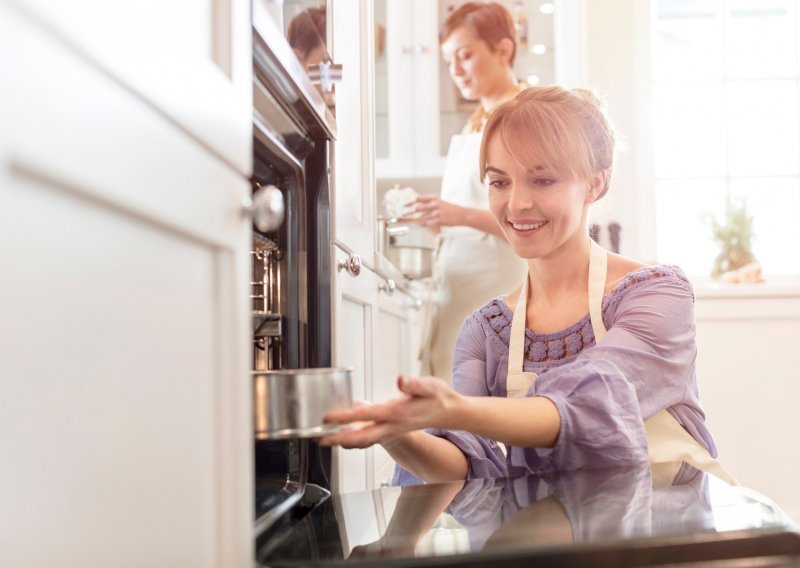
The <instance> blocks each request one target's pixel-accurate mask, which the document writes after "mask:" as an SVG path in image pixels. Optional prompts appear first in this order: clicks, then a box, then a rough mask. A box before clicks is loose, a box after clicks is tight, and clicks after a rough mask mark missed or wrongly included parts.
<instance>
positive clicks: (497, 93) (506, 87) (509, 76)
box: [481, 69, 518, 113]
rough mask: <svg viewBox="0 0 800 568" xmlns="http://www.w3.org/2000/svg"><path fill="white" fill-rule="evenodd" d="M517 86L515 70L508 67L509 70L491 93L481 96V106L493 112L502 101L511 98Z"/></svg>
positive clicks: (488, 111) (485, 110)
mask: <svg viewBox="0 0 800 568" xmlns="http://www.w3.org/2000/svg"><path fill="white" fill-rule="evenodd" d="M517 88H518V87H517V80H516V79H515V78H514V71H513V70H512V69H508V71H507V72H506V73H505V74H503V76H502V80H499V81H498V82H497V86H496V87H495V88H494V89H492V91H491V92H490V93H487V94H486V96H483V97H481V106H482V107H483V110H484V112H486V113H490V112H492V111H493V110H494V109H495V107H496V106H498V105H499V104H500V103H502V102H504V101H506V100H507V99H509V98H511V96H513V95H514V94H515V92H516V90H517Z"/></svg>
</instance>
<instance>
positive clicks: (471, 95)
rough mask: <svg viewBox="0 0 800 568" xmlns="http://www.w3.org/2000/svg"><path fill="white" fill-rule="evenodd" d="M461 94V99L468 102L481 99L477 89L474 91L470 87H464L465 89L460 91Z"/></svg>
mask: <svg viewBox="0 0 800 568" xmlns="http://www.w3.org/2000/svg"><path fill="white" fill-rule="evenodd" d="M459 92H460V93H461V98H462V99H464V100H466V101H472V102H474V101H477V100H478V99H480V97H479V96H478V93H476V92H475V89H472V88H470V87H464V88H463V89H459Z"/></svg>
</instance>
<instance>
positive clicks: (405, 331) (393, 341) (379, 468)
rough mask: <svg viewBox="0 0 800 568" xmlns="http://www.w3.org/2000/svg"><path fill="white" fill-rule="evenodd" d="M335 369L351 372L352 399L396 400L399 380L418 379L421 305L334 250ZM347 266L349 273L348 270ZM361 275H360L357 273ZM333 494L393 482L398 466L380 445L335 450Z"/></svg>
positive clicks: (351, 254)
mask: <svg viewBox="0 0 800 568" xmlns="http://www.w3.org/2000/svg"><path fill="white" fill-rule="evenodd" d="M332 249H333V250H332V258H333V259H334V261H333V262H334V270H336V271H337V276H336V278H335V280H334V290H333V321H334V329H333V343H334V344H333V352H334V365H335V366H337V367H352V369H353V372H352V380H353V398H354V399H355V400H364V401H367V402H384V401H386V400H389V399H391V398H395V397H397V396H398V391H397V387H396V384H397V376H398V375H399V374H401V373H406V374H413V375H417V374H418V373H419V364H418V360H417V352H418V350H419V318H420V308H419V305H420V302H418V301H417V300H416V299H415V298H412V297H410V296H408V295H407V294H406V293H404V292H402V291H400V290H399V289H396V290H394V292H393V293H392V294H391V295H389V294H387V287H388V286H389V284H388V283H387V281H386V280H385V279H384V278H383V277H381V276H380V275H378V274H377V273H375V272H373V271H372V270H371V269H370V268H368V267H367V266H366V264H363V263H362V264H361V265H360V266H359V267H358V268H356V269H355V270H354V268H355V267H354V265H352V264H349V263H352V261H353V256H354V255H353V253H352V252H351V251H347V252H346V251H344V250H342V249H341V248H339V247H338V246H333V247H332ZM348 266H349V268H348ZM356 272H357V274H356ZM334 472H335V474H334V478H333V484H334V489H336V490H337V491H340V492H351V491H364V490H366V489H373V488H376V487H379V486H381V485H385V484H386V483H387V482H389V481H390V480H391V477H392V473H393V472H394V462H393V461H392V460H391V458H390V457H389V455H388V454H387V453H386V451H384V450H383V449H382V448H381V447H380V446H373V447H371V448H368V449H366V450H357V449H353V450H345V449H341V448H336V449H335V450H334Z"/></svg>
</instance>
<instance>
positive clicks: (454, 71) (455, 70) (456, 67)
mask: <svg viewBox="0 0 800 568" xmlns="http://www.w3.org/2000/svg"><path fill="white" fill-rule="evenodd" d="M450 74H451V75H452V76H453V77H458V76H459V75H463V74H464V68H463V67H462V66H461V64H460V63H459V62H458V60H457V59H454V60H453V61H452V62H451V63H450Z"/></svg>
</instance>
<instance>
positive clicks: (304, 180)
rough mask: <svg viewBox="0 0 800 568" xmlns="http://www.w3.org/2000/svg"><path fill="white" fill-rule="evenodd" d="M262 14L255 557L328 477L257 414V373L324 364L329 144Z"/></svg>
mask: <svg viewBox="0 0 800 568" xmlns="http://www.w3.org/2000/svg"><path fill="white" fill-rule="evenodd" d="M268 7H269V6H268V5H266V4H265V3H264V2H261V1H259V0H256V1H254V2H253V11H252V17H253V71H254V80H253V111H254V112H253V177H252V180H251V181H252V186H253V201H254V202H256V201H261V202H262V203H261V204H260V206H259V207H260V208H262V209H263V208H264V207H266V215H265V218H264V219H262V221H263V222H262V223H260V224H259V223H256V224H255V225H254V228H253V234H252V248H251V253H250V254H251V261H252V281H251V289H250V301H251V306H252V310H253V313H252V323H253V325H252V354H253V356H252V369H253V377H254V458H255V459H254V467H255V504H254V517H253V518H254V535H255V540H256V542H255V548H256V551H255V552H256V557H263V556H265V555H266V554H268V553H269V551H270V550H271V549H272V548H273V547H274V546H276V545H277V543H276V538H275V535H276V534H279V533H280V532H281V530H282V529H285V528H286V525H287V524H292V523H293V522H295V520H296V519H299V518H302V517H303V516H304V515H305V513H306V512H308V511H309V510H312V509H314V508H315V507H318V506H320V505H321V504H323V503H324V502H325V501H326V500H327V498H328V497H329V495H330V492H329V489H330V481H329V473H330V470H331V450H330V448H320V447H319V446H318V445H316V444H315V443H314V441H313V439H311V438H310V437H306V436H307V434H306V433H304V432H302V431H299V430H298V432H297V433H296V434H292V433H291V431H289V434H288V435H287V434H286V431H282V432H280V433H279V434H280V435H275V431H270V430H269V428H267V427H266V426H264V424H265V423H266V422H264V420H265V419H264V415H263V410H264V409H263V408H262V407H261V406H260V405H262V404H266V403H267V402H273V403H274V400H275V397H276V396H278V394H279V393H277V392H276V391H275V390H273V391H269V392H267V393H264V392H262V388H266V387H264V384H265V383H264V380H265V376H266V374H265V372H276V371H287V372H288V371H290V370H294V369H308V370H311V371H313V370H320V369H322V370H324V369H325V368H328V367H330V365H331V278H332V275H331V268H330V267H331V259H330V199H329V191H330V184H329V180H330V175H331V160H330V155H331V142H332V140H333V139H334V138H335V136H336V121H335V119H334V117H333V114H332V112H331V109H330V108H329V106H328V105H329V104H330V96H329V95H328V94H327V93H325V92H324V91H322V90H321V89H320V88H319V87H317V86H315V84H314V83H313V82H312V80H311V78H310V76H309V72H308V71H309V70H308V69H306V68H304V67H303V66H302V64H301V63H300V60H299V59H298V57H297V55H296V52H293V50H292V48H291V46H290V45H289V43H288V42H287V40H286V39H285V38H284V32H283V30H281V29H280V27H279V26H278V24H276V23H275V21H274V20H273V17H272V16H271V15H270V14H269V13H268ZM323 68H325V66H323ZM317 69H318V68H315V73H316V72H317V71H316V70H317ZM326 98H327V99H328V100H326ZM270 399H271V400H270ZM291 405H292V404H291V401H279V406H281V407H287V406H291Z"/></svg>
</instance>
